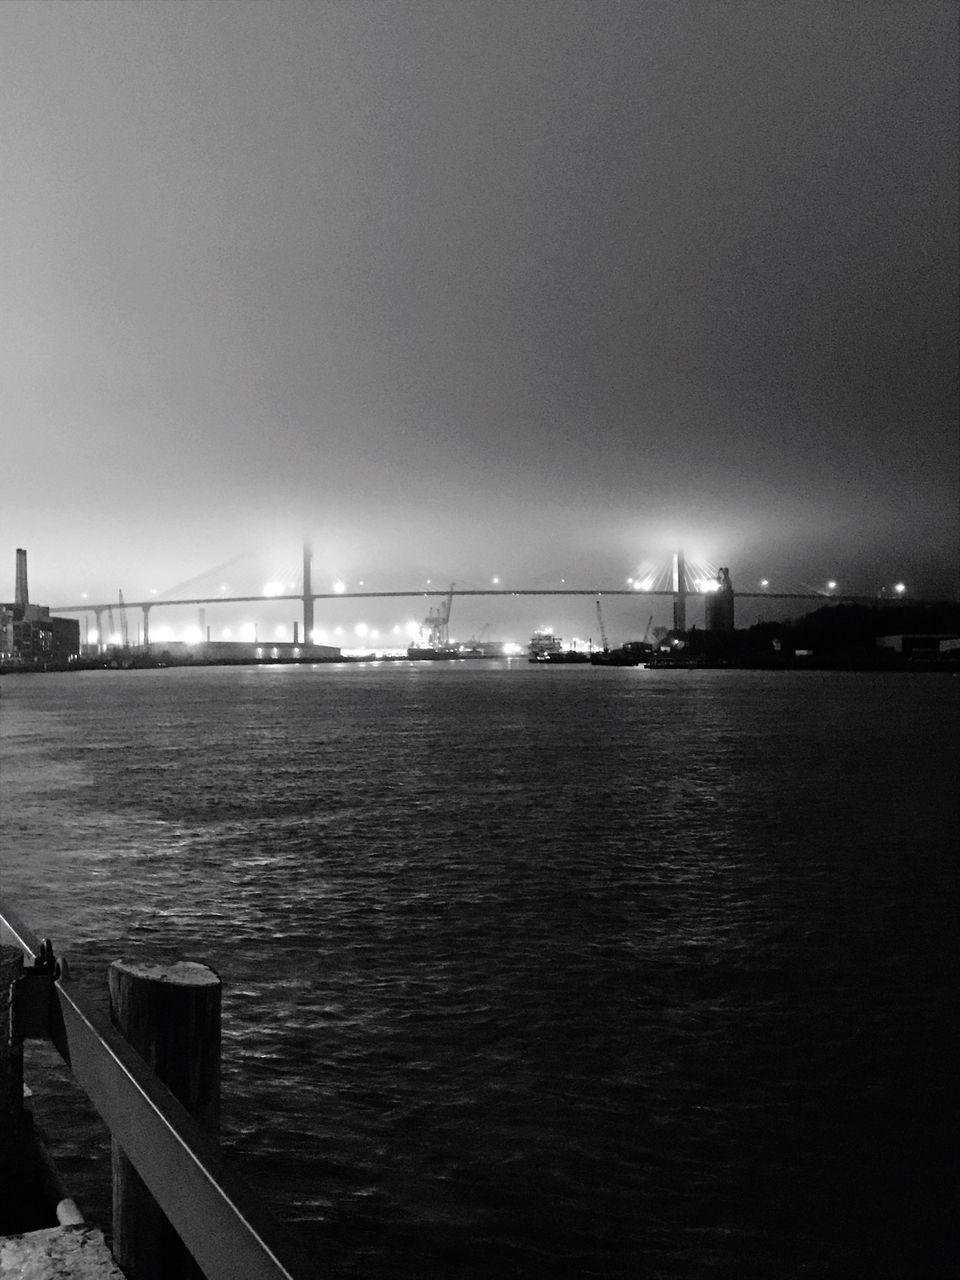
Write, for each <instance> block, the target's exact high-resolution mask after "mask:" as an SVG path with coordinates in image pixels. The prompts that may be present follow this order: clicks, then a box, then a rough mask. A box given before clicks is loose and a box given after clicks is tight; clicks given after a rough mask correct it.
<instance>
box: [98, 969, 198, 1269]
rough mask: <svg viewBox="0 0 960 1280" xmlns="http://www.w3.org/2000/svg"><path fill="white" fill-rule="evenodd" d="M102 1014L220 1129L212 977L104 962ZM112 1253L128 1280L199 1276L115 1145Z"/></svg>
mask: <svg viewBox="0 0 960 1280" xmlns="http://www.w3.org/2000/svg"><path fill="white" fill-rule="evenodd" d="M109 986H110V1015H111V1017H112V1019H113V1022H114V1024H115V1026H116V1027H117V1028H118V1030H119V1031H120V1032H121V1034H122V1035H123V1036H124V1038H125V1039H126V1040H127V1041H128V1043H129V1044H130V1045H132V1047H133V1048H134V1049H135V1050H136V1051H137V1053H139V1054H140V1056H141V1057H142V1058H143V1059H144V1061H145V1062H146V1063H147V1065H148V1066H149V1067H150V1068H151V1070H152V1071H153V1072H154V1074H155V1075H156V1076H157V1077H158V1078H159V1079H160V1080H162V1081H163V1083H164V1084H165V1085H166V1086H167V1088H168V1089H169V1090H170V1092H171V1093H173V1094H174V1096H175V1097H176V1098H177V1099H178V1100H179V1101H180V1102H181V1103H182V1104H183V1105H184V1107H186V1109H187V1110H188V1111H189V1112H190V1114H191V1115H192V1116H193V1117H194V1119H195V1120H196V1121H197V1122H198V1123H199V1124H200V1125H201V1126H202V1127H203V1128H204V1129H206V1130H207V1131H208V1132H209V1133H211V1134H213V1135H215V1136H216V1135H217V1134H218V1133H219V1128H220V991H221V987H220V979H219V977H218V976H217V974H215V973H214V972H213V970H212V969H208V968H207V966H206V965H202V964H195V963H193V962H191V961H185V960H181V961H177V962H176V963H174V964H170V965H151V964H134V963H128V962H126V961H123V960H116V961H114V962H113V964H111V965H110V970H109ZM113 1252H114V1256H115V1257H116V1259H117V1262H118V1263H119V1264H120V1266H121V1267H122V1268H123V1270H124V1272H125V1273H126V1274H127V1275H128V1276H129V1277H130V1278H131V1280H195V1278H196V1277H200V1276H201V1275H202V1273H201V1271H200V1270H199V1268H198V1267H197V1266H196V1264H195V1263H194V1262H193V1259H192V1258H191V1257H190V1254H189V1253H188V1252H187V1250H186V1248H185V1247H184V1245H183V1244H182V1243H181V1241H180V1239H179V1237H178V1236H177V1235H176V1233H175V1232H174V1230H173V1228H172V1227H171V1226H170V1223H169V1222H168V1221H167V1219H166V1216H165V1215H164V1214H163V1212H162V1211H161V1210H160V1208H159V1207H158V1205H157V1204H156V1202H155V1201H154V1199H153V1197H152V1196H151V1195H150V1192H149V1191H148V1190H147V1188H146V1186H145V1185H144V1183H143V1181H142V1180H141V1178H140V1176H139V1174H138V1173H137V1172H136V1170H135V1169H134V1168H133V1166H132V1165H131V1164H130V1162H129V1160H128V1159H127V1158H126V1156H125V1155H124V1153H123V1150H122V1149H121V1147H120V1146H119V1145H118V1144H117V1143H116V1142H114V1144H113Z"/></svg>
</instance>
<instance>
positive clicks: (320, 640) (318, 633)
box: [310, 627, 327, 644]
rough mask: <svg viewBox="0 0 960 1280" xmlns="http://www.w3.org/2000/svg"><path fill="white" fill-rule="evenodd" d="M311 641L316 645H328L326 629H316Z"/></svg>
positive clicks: (311, 634) (311, 633)
mask: <svg viewBox="0 0 960 1280" xmlns="http://www.w3.org/2000/svg"><path fill="white" fill-rule="evenodd" d="M310 639H311V640H312V641H313V643H314V644H326V642H327V633H326V630H325V628H323V627H314V629H313V630H312V631H311V632H310Z"/></svg>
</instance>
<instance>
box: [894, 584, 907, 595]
mask: <svg viewBox="0 0 960 1280" xmlns="http://www.w3.org/2000/svg"><path fill="white" fill-rule="evenodd" d="M893 589H894V591H895V592H896V593H897V595H898V596H902V595H903V593H904V592H905V591H906V589H907V586H906V583H905V582H897V583H895V584H894V588H893Z"/></svg>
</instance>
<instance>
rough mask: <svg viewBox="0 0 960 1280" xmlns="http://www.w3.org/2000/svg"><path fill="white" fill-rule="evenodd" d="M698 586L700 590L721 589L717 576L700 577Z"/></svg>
mask: <svg viewBox="0 0 960 1280" xmlns="http://www.w3.org/2000/svg"><path fill="white" fill-rule="evenodd" d="M697 588H698V589H699V590H700V591H719V590H720V583H719V582H718V581H717V580H716V578H698V580H697Z"/></svg>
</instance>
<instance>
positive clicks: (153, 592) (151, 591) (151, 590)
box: [150, 587, 157, 596]
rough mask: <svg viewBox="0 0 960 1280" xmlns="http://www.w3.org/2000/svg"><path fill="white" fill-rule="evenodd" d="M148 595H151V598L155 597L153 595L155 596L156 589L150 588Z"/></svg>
mask: <svg viewBox="0 0 960 1280" xmlns="http://www.w3.org/2000/svg"><path fill="white" fill-rule="evenodd" d="M150 594H151V595H152V596H155V595H156V594H157V588H156V587H151V588H150Z"/></svg>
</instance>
